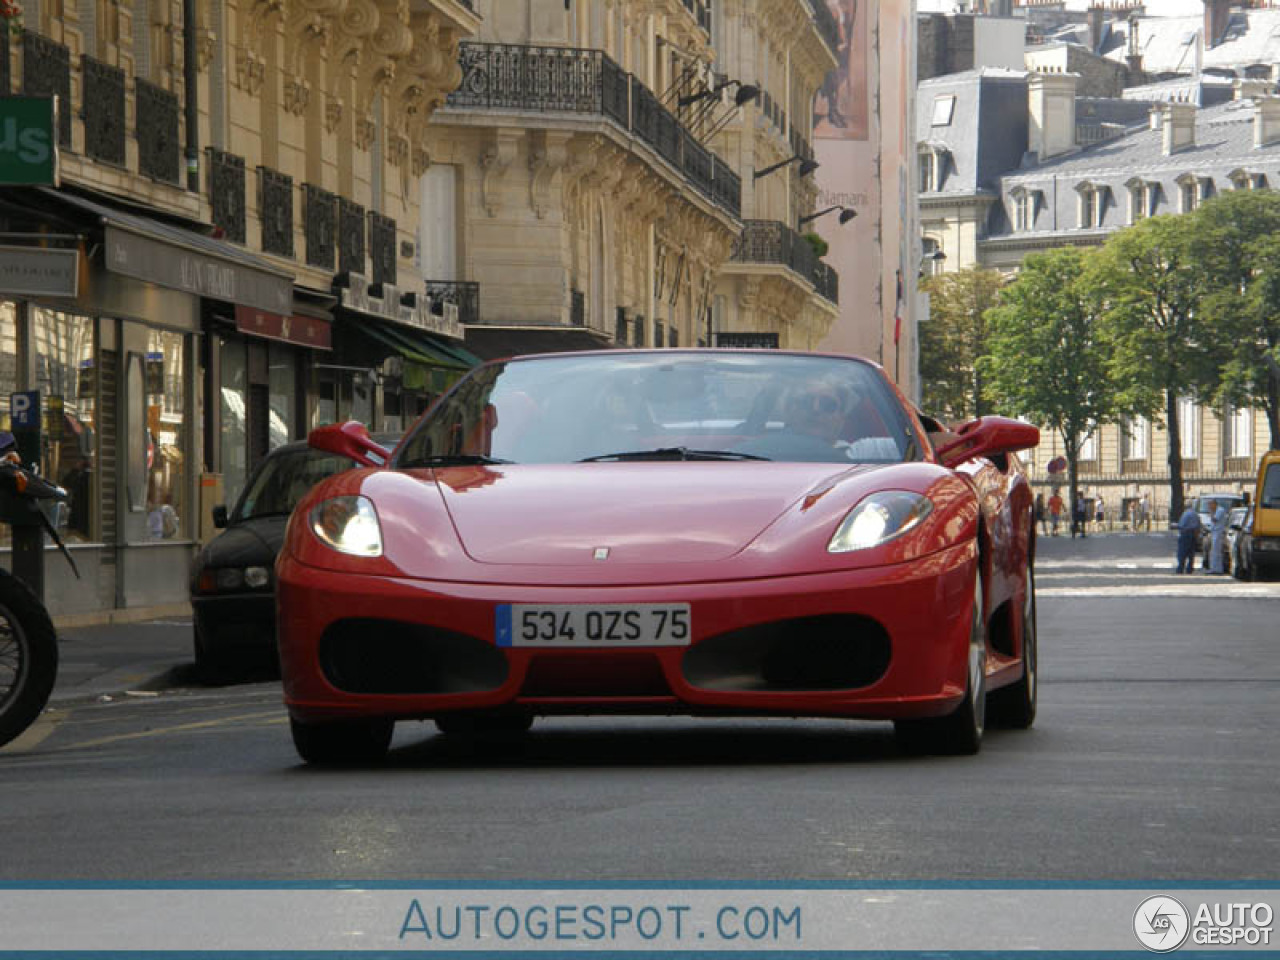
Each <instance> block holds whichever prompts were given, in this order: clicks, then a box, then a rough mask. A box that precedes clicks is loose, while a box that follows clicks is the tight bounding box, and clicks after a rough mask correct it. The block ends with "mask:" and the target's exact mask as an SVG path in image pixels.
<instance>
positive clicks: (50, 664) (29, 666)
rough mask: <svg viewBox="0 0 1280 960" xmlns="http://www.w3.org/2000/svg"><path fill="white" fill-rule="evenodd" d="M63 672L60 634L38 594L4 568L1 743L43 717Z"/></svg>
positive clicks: (0, 577)
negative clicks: (55, 685) (55, 682)
mask: <svg viewBox="0 0 1280 960" xmlns="http://www.w3.org/2000/svg"><path fill="white" fill-rule="evenodd" d="M57 675H58V635H57V632H56V631H55V630H54V629H53V621H52V620H50V619H49V612H48V611H47V610H45V608H44V604H42V603H41V602H40V601H39V599H37V597H36V595H35V594H34V593H32V592H31V590H30V589H29V588H28V587H27V585H26V584H25V583H23V582H22V581H21V580H18V579H16V578H14V577H13V576H10V575H9V574H7V573H3V572H2V571H0V746H4V744H6V743H8V742H9V741H10V740H13V739H14V738H15V737H17V736H18V735H19V734H21V733H22V732H23V731H24V730H26V729H27V727H29V726H31V724H32V723H34V722H35V719H36V717H38V716H40V711H41V710H43V709H44V707H45V704H46V703H48V702H49V695H50V694H51V693H52V692H53V682H54V680H55V679H56V678H57Z"/></svg>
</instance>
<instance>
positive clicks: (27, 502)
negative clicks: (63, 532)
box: [0, 432, 80, 746]
mask: <svg viewBox="0 0 1280 960" xmlns="http://www.w3.org/2000/svg"><path fill="white" fill-rule="evenodd" d="M16 447H17V444H16V442H15V441H14V438H13V435H12V434H10V433H5V432H0V522H3V523H8V524H10V525H11V526H20V525H22V526H31V525H37V526H39V527H41V528H42V529H43V530H44V531H45V532H46V533H47V534H48V535H49V537H50V538H51V539H52V540H53V542H54V543H55V544H57V546H58V549H59V550H61V551H62V555H63V556H64V557H66V559H67V563H69V564H71V569H72V571H73V572H74V573H75V575H76V577H77V579H78V578H79V576H80V571H79V570H77V569H76V564H75V561H74V560H73V559H72V558H71V554H70V553H69V552H68V551H67V548H66V545H65V544H64V543H63V542H62V538H61V537H59V536H58V530H57V528H56V527H55V526H54V525H53V524H52V523H50V521H49V518H48V516H47V515H46V514H45V512H44V510H43V509H42V508H41V501H54V502H61V501H65V500H66V499H67V492H66V491H65V490H63V489H62V488H61V487H59V486H57V485H56V484H53V483H50V482H49V481H48V480H45V479H44V478H43V477H41V476H40V475H39V474H38V473H36V472H35V471H34V470H30V469H28V468H26V467H24V466H23V465H22V463H21V460H20V458H19V456H18V453H17V450H16ZM57 674H58V635H57V633H56V631H55V630H54V628H53V621H52V620H50V619H49V612H48V611H47V610H46V609H45V607H44V604H43V603H41V602H40V598H39V597H37V596H36V594H35V593H34V592H33V591H32V590H31V588H30V587H28V586H27V585H26V584H25V583H23V582H22V581H21V580H19V579H18V578H17V577H15V576H14V575H13V574H11V573H9V572H8V571H6V570H2V569H0V746H3V745H4V744H6V743H8V742H9V741H10V740H13V739H14V738H15V737H17V736H18V735H19V734H21V733H22V732H23V731H24V730H26V729H27V727H29V726H30V725H31V724H32V723H34V722H35V719H36V717H38V716H39V715H40V711H41V710H43V709H44V707H45V704H46V703H48V702H49V695H50V694H51V693H52V692H53V683H54V680H55V679H56V678H57Z"/></svg>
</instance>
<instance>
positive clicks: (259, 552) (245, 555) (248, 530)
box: [197, 516, 289, 567]
mask: <svg viewBox="0 0 1280 960" xmlns="http://www.w3.org/2000/svg"><path fill="white" fill-rule="evenodd" d="M288 522H289V518H288V517H279V516H273V517H256V518H254V519H251V520H245V521H243V522H241V523H237V524H236V525H235V526H232V527H228V528H227V529H226V530H223V531H222V533H220V534H219V535H218V536H216V537H214V539H212V540H210V541H209V544H208V545H207V546H206V547H205V548H204V549H203V550H202V551H201V552H200V559H199V562H198V564H197V565H198V566H200V567H247V566H254V565H260V566H271V564H272V563H274V562H275V558H276V554H277V553H279V552H280V547H281V545H283V543H284V531H285V526H286V525H287V524H288Z"/></svg>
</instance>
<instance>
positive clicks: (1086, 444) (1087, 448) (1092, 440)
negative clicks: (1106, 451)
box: [1076, 430, 1098, 461]
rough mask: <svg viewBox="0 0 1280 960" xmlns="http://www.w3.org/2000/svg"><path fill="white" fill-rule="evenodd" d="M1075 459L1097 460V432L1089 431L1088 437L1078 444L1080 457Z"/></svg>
mask: <svg viewBox="0 0 1280 960" xmlns="http://www.w3.org/2000/svg"><path fill="white" fill-rule="evenodd" d="M1076 459H1077V460H1088V461H1094V460H1097V459H1098V431H1096V430H1091V431H1089V435H1088V436H1087V437H1085V438H1084V440H1083V441H1082V442H1081V443H1080V455H1079V456H1078V457H1077V458H1076Z"/></svg>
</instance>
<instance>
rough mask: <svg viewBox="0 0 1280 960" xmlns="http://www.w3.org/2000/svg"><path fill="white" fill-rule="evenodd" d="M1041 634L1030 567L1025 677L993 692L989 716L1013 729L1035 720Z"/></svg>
mask: <svg viewBox="0 0 1280 960" xmlns="http://www.w3.org/2000/svg"><path fill="white" fill-rule="evenodd" d="M1039 640H1040V634H1039V630H1038V628H1037V626H1036V575H1035V571H1034V570H1033V569H1032V568H1031V566H1030V564H1028V566H1027V586H1026V590H1025V591H1024V594H1023V598H1022V676H1021V677H1020V678H1019V679H1018V680H1017V681H1016V682H1015V683H1012V684H1010V685H1009V686H1007V687H1002V688H1001V689H999V690H995V691H993V692H992V693H991V695H990V697H989V698H988V701H987V714H988V719H989V720H990V721H991V723H992V725H995V724H999V725H1000V726H1002V727H1008V728H1010V729H1013V730H1027V729H1029V728H1030V727H1031V725H1032V724H1033V723H1035V722H1036V701H1037V699H1038V697H1039V691H1040V643H1039Z"/></svg>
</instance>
